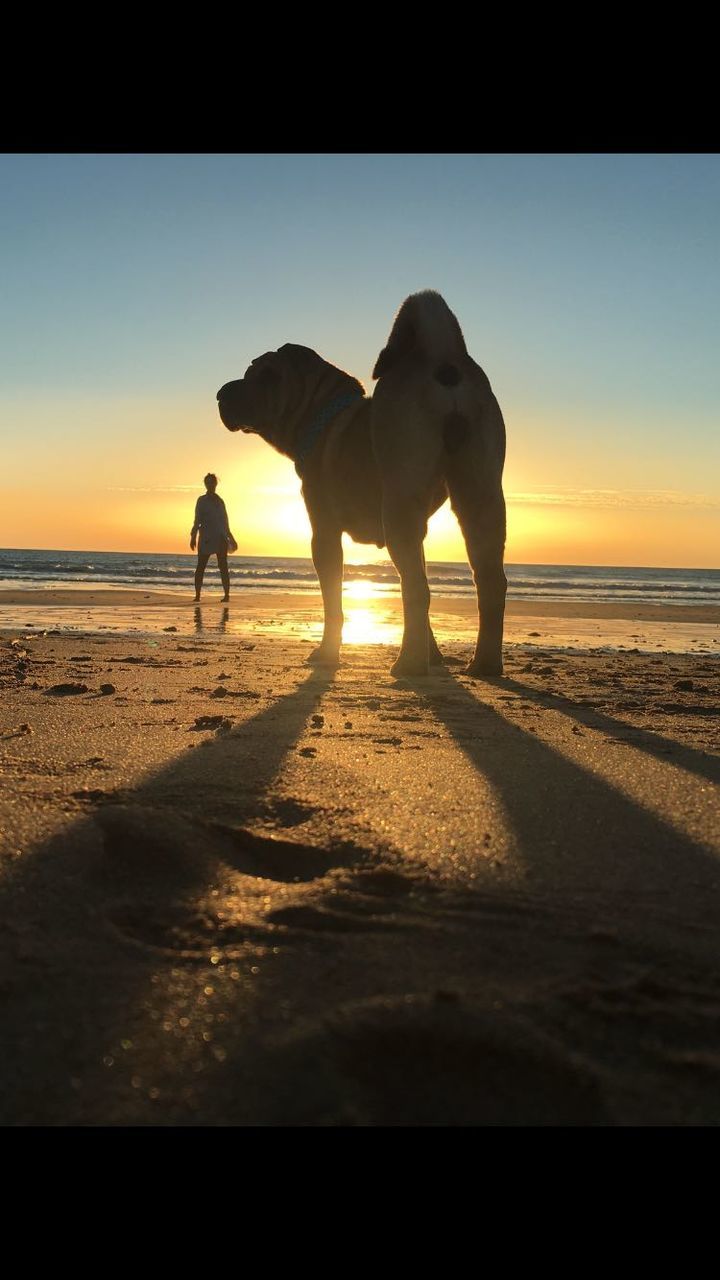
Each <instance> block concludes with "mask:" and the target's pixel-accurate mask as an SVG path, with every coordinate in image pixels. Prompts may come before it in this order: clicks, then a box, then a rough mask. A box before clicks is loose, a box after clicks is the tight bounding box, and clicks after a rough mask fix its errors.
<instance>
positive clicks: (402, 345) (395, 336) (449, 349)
mask: <svg viewBox="0 0 720 1280" xmlns="http://www.w3.org/2000/svg"><path fill="white" fill-rule="evenodd" d="M467 359H468V352H467V347H466V346H465V339H464V338H463V334H462V329H461V328H460V325H459V324H458V322H457V320H456V318H455V316H454V315H453V313H452V311H451V310H450V308H449V306H448V305H447V303H446V302H445V300H444V299H443V298H441V297H440V294H439V293H436V292H435V291H434V289H425V290H423V292H422V293H412V294H411V295H410V297H409V298H406V299H405V301H404V302H403V304H402V306H401V308H400V310H399V311H398V313H397V315H396V317H395V323H394V324H393V327H392V329H391V331H390V337H389V338H388V340H387V343H386V344H385V346H384V347H383V349H382V351H381V352H380V355H379V356H378V358H377V360H376V362H375V368H374V369H373V375H372V376H373V378H381V377H382V376H383V374H386V373H389V372H390V370H391V369H394V368H397V366H398V365H400V364H403V363H410V362H412V363H417V362H418V361H421V362H422V363H423V364H424V365H425V366H426V367H427V369H428V372H430V373H431V374H432V377H433V378H434V379H435V381H436V382H439V383H440V385H441V386H442V387H455V386H457V384H458V383H459V382H460V381H461V379H462V376H463V375H462V365H463V363H464V361H465V360H467Z"/></svg>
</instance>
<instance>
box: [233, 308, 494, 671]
mask: <svg viewBox="0 0 720 1280" xmlns="http://www.w3.org/2000/svg"><path fill="white" fill-rule="evenodd" d="M373 379H374V380H376V381H377V386H376V388H375V392H374V395H373V396H372V397H368V396H366V395H365V391H364V388H363V386H362V383H361V382H359V381H358V379H357V378H354V377H353V376H352V375H351V374H348V373H345V372H344V371H343V370H342V369H338V368H337V367H336V366H335V365H333V364H330V363H329V361H327V360H324V359H323V358H322V356H319V355H318V354H317V352H315V351H313V350H312V349H311V348H310V347H303V346H298V345H296V344H295V343H292V342H290V343H286V344H285V345H284V346H282V347H279V348H278V350H277V351H267V352H265V354H264V355H261V356H258V357H257V359H255V360H253V362H252V364H251V365H250V367H249V368H248V370H247V372H246V374H245V376H244V378H239V379H237V380H236V381H234V382H228V383H226V384H225V386H223V387H221V388H220V390H219V391H218V393H217V400H218V408H219V412H220V419H221V421H222V423H223V425H224V426H225V427H227V429H228V430H229V431H244V432H253V433H255V434H257V435H260V436H262V438H263V439H264V440H266V441H267V442H268V444H270V445H272V446H273V448H275V449H277V450H278V451H279V452H280V453H283V454H285V455H286V456H287V457H288V458H291V459H292V460H293V461H294V463H295V468H296V470H297V472H298V474H299V476H300V478H301V481H302V494H303V498H304V500H305V506H306V508H307V513H308V516H309V519H310V525H311V529H312V542H311V549H312V558H313V563H314V565H315V569H316V571H317V575H318V579H319V582H320V588H321V591H322V597H323V606H324V615H325V618H324V629H323V636H322V640H321V643H320V645H319V647H318V648H317V649H315V650H314V651H313V653H311V654H310V656H309V658H308V661H309V662H310V663H313V664H316V665H317V664H321V665H336V664H337V662H338V660H339V653H340V644H341V639H342V626H343V612H342V576H343V552H342V534H343V532H345V533H348V534H349V535H350V537H351V538H353V540H354V541H355V542H364V543H374V544H375V546H377V547H387V549H388V553H389V555H390V557H391V559H392V562H393V564H394V565H395V567H396V569H397V571H398V574H399V575H400V582H401V588H402V601H403V619H404V629H403V638H402V644H401V648H400V653H399V655H398V657H397V660H396V661H395V662H394V664H393V666H392V668H391V672H392V674H393V675H394V676H397V677H405V676H410V677H414V676H424V675H427V674H428V672H429V668H430V666H432V665H436V664H438V663H441V662H442V661H443V657H442V655H441V653H440V650H439V648H438V646H437V643H436V641H435V637H434V635H433V633H432V629H431V627H430V623H429V616H428V615H429V607H430V589H429V586H428V581H427V573H426V569H425V556H424V550H423V543H424V539H425V535H426V533H427V522H428V519H429V517H430V516H431V515H432V514H433V512H435V511H437V510H438V508H439V507H441V506H442V504H443V503H444V502H445V501H446V499H447V498H448V497H449V498H450V503H451V506H452V509H453V511H454V512H455V514H456V516H457V519H458V521H459V524H460V528H461V530H462V533H463V537H464V539H465V546H466V548H467V554H468V559H469V562H470V565H471V567H472V570H473V577H474V581H475V586H476V589H477V599H478V613H479V628H478V636H477V643H476V646H475V652H474V655H473V658H472V660H471V661H470V663H469V665H468V666H467V667H466V668H465V671H466V674H468V675H470V676H475V677H485V678H487V677H494V676H499V675H501V674H502V636H503V618H504V612H505V594H506V590H507V580H506V577H505V573H504V569H503V555H504V548H505V501H504V496H503V489H502V472H503V466H504V462H505V424H504V421H503V416H502V413H501V411H500V406H499V404H498V402H497V400H496V398H495V396H494V394H493V391H492V389H491V386H490V383H489V381H488V379H487V377H486V375H485V373H484V372H483V370H482V369H481V368H480V366H479V365H477V364H476V363H475V361H474V360H473V359H472V358H471V356H470V355H469V354H468V351H467V347H466V345H465V340H464V338H463V334H462V330H461V328H460V325H459V324H458V321H457V319H456V318H455V316H454V315H453V313H452V311H451V310H450V308H449V307H448V305H447V303H446V302H445V301H444V300H443V298H441V296H440V294H439V293H436V292H435V291H434V290H424V291H422V292H420V293H414V294H411V296H410V297H409V298H406V300H405V302H404V303H403V304H402V306H401V307H400V310H399V311H398V313H397V316H396V317H395V321H394V323H393V326H392V329H391V332H390V336H389V338H388V340H387V343H386V345H385V346H384V347H383V349H382V351H381V352H380V354H379V356H378V358H377V361H376V364H375V368H374V370H373Z"/></svg>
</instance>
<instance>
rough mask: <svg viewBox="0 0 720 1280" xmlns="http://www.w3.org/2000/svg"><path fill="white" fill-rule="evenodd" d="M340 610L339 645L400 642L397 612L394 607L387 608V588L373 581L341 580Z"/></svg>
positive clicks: (399, 624)
mask: <svg viewBox="0 0 720 1280" xmlns="http://www.w3.org/2000/svg"><path fill="white" fill-rule="evenodd" d="M395 604H396V605H397V600H396V599H395ZM343 613H344V614H345V623H344V626H343V644H399V643H400V640H401V637H402V618H401V615H400V614H399V613H398V610H397V608H392V607H389V601H388V599H387V590H386V589H385V588H383V587H381V586H378V585H377V584H376V583H373V582H366V581H362V580H360V581H357V582H346V583H344V584H343Z"/></svg>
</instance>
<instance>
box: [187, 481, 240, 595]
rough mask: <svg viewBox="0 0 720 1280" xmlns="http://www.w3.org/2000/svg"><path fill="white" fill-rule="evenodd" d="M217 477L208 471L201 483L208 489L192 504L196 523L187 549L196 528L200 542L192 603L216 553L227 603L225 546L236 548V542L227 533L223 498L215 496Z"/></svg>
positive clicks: (228, 589) (192, 542)
mask: <svg viewBox="0 0 720 1280" xmlns="http://www.w3.org/2000/svg"><path fill="white" fill-rule="evenodd" d="M217 483H218V478H217V476H216V475H213V473H212V472H210V473H209V474H208V475H206V476H205V480H204V484H205V488H206V490H207V492H206V493H204V494H203V496H202V497H201V498H198V500H197V502H196V503H195V523H194V524H193V527H192V529H191V530H190V550H191V551H194V550H195V539H196V537H197V534H198V531H199V533H200V542H199V545H198V561H197V568H196V570H195V602H196V603H197V602H198V601H199V599H200V590H201V588H202V583H203V576H204V574H205V569H206V567H207V562H208V560H209V559H210V557H211V556H213V555H214V556H217V562H218V568H219V570H220V577H221V578H222V584H223V588H224V590H225V595H224V596H223V603H224V604H227V602H228V601H229V599H230V573H229V571H228V562H227V557H228V548H229V549H230V550H231V551H236V550H237V543H236V541H235V539H234V538H233V536H232V534H231V532H230V525H229V524H228V515H227V511H226V510H225V503H224V502H223V500H222V498H220V497H218V495H217V493H216V492H215V490H216V489H217Z"/></svg>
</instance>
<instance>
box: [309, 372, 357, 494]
mask: <svg viewBox="0 0 720 1280" xmlns="http://www.w3.org/2000/svg"><path fill="white" fill-rule="evenodd" d="M364 399H365V392H364V391H361V389H360V388H359V387H358V388H357V389H356V390H355V391H346V392H345V394H344V395H342V396H335V399H334V400H329V401H328V403H327V404H326V405H324V406H323V408H322V409H321V410H320V411H319V413H316V414H315V417H314V418H313V419H312V421H311V422H309V423H308V425H307V426H306V427H302V428H301V430H300V432H299V433H298V439H297V440H296V442H295V470H296V471H297V473H298V475H299V476H300V477H302V468H303V466H304V464H305V462H306V461H307V459H308V457H309V456H310V454H311V453H312V451H313V449H314V447H315V445H316V444H317V441H318V439H319V437H320V435H321V433H322V431H323V430H324V428H325V427H326V426H327V425H328V423H329V422H332V420H333V418H335V417H336V416H337V414H338V413H340V411H341V409H348V408H349V407H350V405H351V404H355V401H356V400H364Z"/></svg>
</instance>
